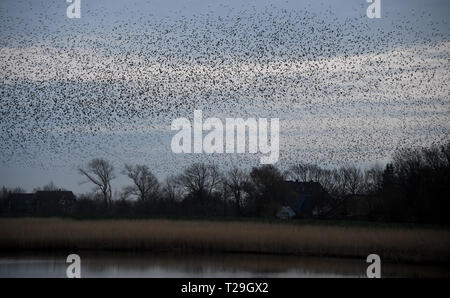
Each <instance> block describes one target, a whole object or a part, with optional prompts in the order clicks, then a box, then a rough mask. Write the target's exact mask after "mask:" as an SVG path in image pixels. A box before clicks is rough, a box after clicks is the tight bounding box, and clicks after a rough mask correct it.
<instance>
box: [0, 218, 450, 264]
mask: <svg viewBox="0 0 450 298" xmlns="http://www.w3.org/2000/svg"><path fill="white" fill-rule="evenodd" d="M0 249H2V250H71V251H74V250H129V251H139V250H146V251H165V252H181V253H184V252H196V253H209V252H217V253H222V252H240V253H266V254H289V255H310V256H335V257H358V258H365V257H366V256H367V255H368V254H370V253H377V254H379V255H380V256H381V258H382V259H384V260H390V261H399V262H446V263H448V262H450V232H449V230H448V229H430V228H429V227H427V228H420V227H415V228H411V227H408V228H402V227H392V228H391V229H388V228H386V227H377V226H374V227H370V226H334V225H330V226H326V225H308V224H305V225H299V224H295V225H293V224H292V225H291V224H275V223H257V222H224V221H193V220H190V221H183V220H177V221H171V220H70V219H52V218H50V219H42V218H15V219H13V218H11V219H0Z"/></svg>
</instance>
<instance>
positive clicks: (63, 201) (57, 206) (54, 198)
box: [7, 190, 75, 215]
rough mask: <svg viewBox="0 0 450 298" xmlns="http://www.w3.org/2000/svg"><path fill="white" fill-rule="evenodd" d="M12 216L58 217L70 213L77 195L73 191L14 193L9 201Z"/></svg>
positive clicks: (9, 197) (10, 195)
mask: <svg viewBox="0 0 450 298" xmlns="http://www.w3.org/2000/svg"><path fill="white" fill-rule="evenodd" d="M7 201H8V202H7V206H8V210H9V212H11V213H12V214H18V215H22V214H23V215H26V214H40V215H56V214H58V215H59V214H61V213H67V212H69V211H70V210H71V209H72V207H73V205H74V203H75V195H74V194H73V192H71V191H62V190H58V191H37V192H36V193H13V194H9V196H8V199H7Z"/></svg>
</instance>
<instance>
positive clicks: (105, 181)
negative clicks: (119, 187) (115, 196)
mask: <svg viewBox="0 0 450 298" xmlns="http://www.w3.org/2000/svg"><path fill="white" fill-rule="evenodd" d="M78 171H79V173H80V174H81V175H83V176H85V177H86V178H87V179H88V181H86V182H91V183H93V184H94V185H95V189H96V190H99V191H100V192H101V193H102V195H103V201H104V203H105V205H109V204H110V203H111V197H112V191H111V180H113V179H114V178H115V175H114V166H113V165H112V164H111V163H110V162H109V161H107V160H105V159H103V158H94V159H92V160H91V161H90V162H89V163H88V164H87V166H86V167H85V168H83V167H80V168H79V169H78Z"/></svg>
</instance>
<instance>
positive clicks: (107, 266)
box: [0, 252, 450, 278]
mask: <svg viewBox="0 0 450 298" xmlns="http://www.w3.org/2000/svg"><path fill="white" fill-rule="evenodd" d="M79 255H80V257H81V274H82V277H187V278H194V277H242V278H245V277H280V278H282V277H364V276H365V270H366V268H367V264H366V263H365V260H364V259H362V260H359V259H340V258H313V257H294V256H273V255H269V256H268V255H249V254H246V255H242V254H226V255H223V254H222V255H172V254H170V255H169V254H131V253H106V252H104V253H99V252H97V253H92V252H81V253H79ZM66 256H67V255H63V254H53V255H49V254H30V253H27V254H16V255H7V256H6V255H4V256H0V277H65V276H66V275H65V274H66V273H65V272H66V268H67V264H66V263H65V259H66ZM382 276H384V277H450V274H449V270H448V269H447V267H444V266H418V265H406V264H386V263H383V264H382Z"/></svg>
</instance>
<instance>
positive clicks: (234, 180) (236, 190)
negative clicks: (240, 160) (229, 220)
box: [224, 167, 250, 215]
mask: <svg viewBox="0 0 450 298" xmlns="http://www.w3.org/2000/svg"><path fill="white" fill-rule="evenodd" d="M249 183H250V176H249V175H248V174H247V173H246V172H244V171H242V170H240V169H239V168H237V167H234V168H233V169H231V170H230V171H229V172H228V173H227V176H226V178H225V179H224V185H225V189H226V192H230V193H231V195H232V197H233V201H234V204H235V207H236V213H237V215H240V214H241V207H242V200H243V193H244V191H245V189H247V188H248V185H249Z"/></svg>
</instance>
